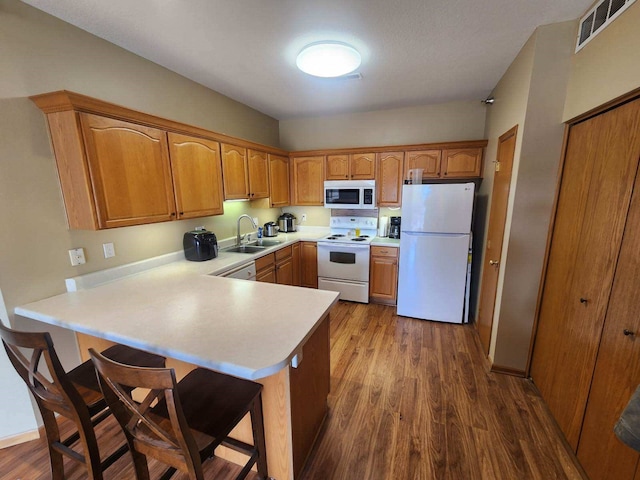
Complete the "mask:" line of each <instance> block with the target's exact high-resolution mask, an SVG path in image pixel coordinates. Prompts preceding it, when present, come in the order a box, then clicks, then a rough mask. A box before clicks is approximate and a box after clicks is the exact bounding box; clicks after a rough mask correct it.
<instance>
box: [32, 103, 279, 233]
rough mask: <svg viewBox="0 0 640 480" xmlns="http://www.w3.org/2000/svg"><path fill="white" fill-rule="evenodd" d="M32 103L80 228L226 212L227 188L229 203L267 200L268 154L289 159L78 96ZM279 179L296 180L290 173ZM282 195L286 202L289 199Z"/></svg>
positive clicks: (69, 212)
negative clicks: (43, 119)
mask: <svg viewBox="0 0 640 480" xmlns="http://www.w3.org/2000/svg"><path fill="white" fill-rule="evenodd" d="M30 99H31V100H32V101H33V102H34V103H35V104H36V105H37V106H38V107H39V108H40V109H41V110H42V111H43V112H44V114H45V115H46V119H47V123H48V126H49V132H50V135H51V141H52V144H53V151H54V154H55V160H56V164H57V167H58V177H59V179H60V185H61V187H62V194H63V199H64V204H65V210H66V213H67V219H68V222H69V227H70V228H72V229H90V230H98V229H103V228H112V227H120V226H128V225H139V224H144V223H152V222H162V221H167V220H174V219H177V218H193V217H201V216H207V215H215V214H219V213H222V197H221V194H222V192H223V190H222V187H221V185H223V184H224V189H226V192H224V193H226V194H227V197H226V198H242V199H246V198H249V194H250V193H254V196H253V198H259V197H261V198H265V197H267V196H268V194H269V178H270V170H271V168H270V165H269V162H268V155H270V154H275V155H287V152H284V151H282V150H280V149H276V148H273V147H269V146H265V145H259V144H256V143H252V142H248V141H245V140H242V139H236V138H233V137H229V136H227V135H222V134H218V133H216V132H212V131H210V130H205V129H203V128H199V127H194V126H191V125H187V124H183V123H179V122H175V121H173V120H168V119H165V118H161V117H156V116H154V115H149V114H146V113H142V112H138V111H135V110H131V109H128V108H125V107H122V106H119V105H114V104H112V103H108V102H103V101H101V100H98V99H96V98H92V97H88V96H86V95H80V94H78V93H74V92H69V91H58V92H51V93H45V94H41V95H35V96H33V97H30ZM284 158H285V159H286V157H284ZM287 160H288V159H287ZM221 161H224V165H221ZM249 162H250V163H249ZM280 163H282V162H280ZM285 163H286V162H285ZM223 172H224V174H225V175H224V180H223V179H222V178H223V177H222V173H223ZM279 175H280V177H282V176H285V177H288V168H286V167H285V168H284V172H281V173H280V174H279ZM250 180H252V182H251V185H249V181H250ZM286 181H288V178H287V180H286ZM284 183H286V182H284ZM285 190H288V187H285ZM279 195H280V197H278V198H279V200H278V202H285V201H286V199H287V195H288V193H285V194H282V190H279ZM287 203H288V202H287ZM274 206H276V205H274Z"/></svg>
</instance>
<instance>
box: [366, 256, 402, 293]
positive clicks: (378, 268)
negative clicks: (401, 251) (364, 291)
mask: <svg viewBox="0 0 640 480" xmlns="http://www.w3.org/2000/svg"><path fill="white" fill-rule="evenodd" d="M397 298H398V248H397V247H382V246H374V245H372V246H371V263H370V265H369V300H370V301H371V302H376V303H386V304H389V305H395V304H396V301H397Z"/></svg>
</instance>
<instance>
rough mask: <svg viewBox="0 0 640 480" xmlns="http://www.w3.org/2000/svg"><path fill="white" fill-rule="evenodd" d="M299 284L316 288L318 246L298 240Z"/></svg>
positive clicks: (314, 243)
mask: <svg viewBox="0 0 640 480" xmlns="http://www.w3.org/2000/svg"><path fill="white" fill-rule="evenodd" d="M300 286H302V287H309V288H318V246H317V245H316V242H300Z"/></svg>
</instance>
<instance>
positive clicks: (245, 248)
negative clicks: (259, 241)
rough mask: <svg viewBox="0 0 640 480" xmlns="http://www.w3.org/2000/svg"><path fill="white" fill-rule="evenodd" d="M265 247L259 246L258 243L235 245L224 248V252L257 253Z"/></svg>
mask: <svg viewBox="0 0 640 480" xmlns="http://www.w3.org/2000/svg"><path fill="white" fill-rule="evenodd" d="M265 248H267V247H264V246H263V247H261V246H259V245H239V246H236V247H231V248H225V250H224V251H225V252H233V253H258V252H261V251H263V250H264V249H265Z"/></svg>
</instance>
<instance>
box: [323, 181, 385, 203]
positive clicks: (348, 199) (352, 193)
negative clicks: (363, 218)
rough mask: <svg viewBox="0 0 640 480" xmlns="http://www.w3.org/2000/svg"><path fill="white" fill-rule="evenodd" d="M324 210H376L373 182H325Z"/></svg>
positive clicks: (374, 183) (374, 184) (374, 182)
mask: <svg viewBox="0 0 640 480" xmlns="http://www.w3.org/2000/svg"><path fill="white" fill-rule="evenodd" d="M324 206H325V207H326V208H353V209H359V208H376V181H375V180H326V181H325V182H324Z"/></svg>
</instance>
